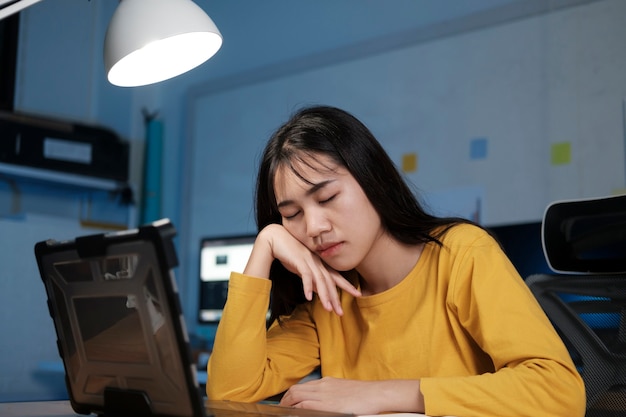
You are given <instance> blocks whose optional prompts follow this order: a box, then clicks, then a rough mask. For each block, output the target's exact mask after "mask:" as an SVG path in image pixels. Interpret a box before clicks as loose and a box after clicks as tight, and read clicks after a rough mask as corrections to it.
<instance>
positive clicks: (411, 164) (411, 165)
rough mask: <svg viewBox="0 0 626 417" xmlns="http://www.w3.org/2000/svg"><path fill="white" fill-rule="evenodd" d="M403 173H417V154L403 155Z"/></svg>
mask: <svg viewBox="0 0 626 417" xmlns="http://www.w3.org/2000/svg"><path fill="white" fill-rule="evenodd" d="M402 171H403V172H407V173H408V172H415V171H417V154H416V153H415V152H412V153H405V154H404V155H402Z"/></svg>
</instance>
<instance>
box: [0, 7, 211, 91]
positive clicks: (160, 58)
mask: <svg viewBox="0 0 626 417" xmlns="http://www.w3.org/2000/svg"><path fill="white" fill-rule="evenodd" d="M39 1H41V0H0V19H3V18H5V17H7V16H9V15H11V14H13V13H17V12H19V11H20V10H22V9H25V8H26V7H28V6H31V5H33V4H35V3H37V2H39ZM221 46H222V35H221V34H220V32H219V30H218V29H217V27H216V26H215V24H214V23H213V21H212V20H211V18H210V17H209V16H207V14H206V13H204V11H203V10H202V9H201V8H200V7H199V6H198V5H197V4H195V3H194V2H193V1H192V0H121V1H120V4H119V6H118V7H117V9H116V10H115V13H114V14H113V17H112V18H111V22H110V23H109V27H108V29H107V32H106V36H105V39H104V66H105V71H106V74H107V78H108V80H109V82H110V83H111V84H114V85H117V86H120V87H136V86H141V85H147V84H153V83H157V82H159V81H164V80H167V79H169V78H173V77H176V76H177V75H180V74H182V73H184V72H187V71H189V70H191V69H193V68H195V67H197V66H198V65H200V64H202V63H203V62H205V61H206V60H208V59H209V58H211V57H212V56H213V55H215V53H216V52H217V51H218V50H219V49H220V47H221Z"/></svg>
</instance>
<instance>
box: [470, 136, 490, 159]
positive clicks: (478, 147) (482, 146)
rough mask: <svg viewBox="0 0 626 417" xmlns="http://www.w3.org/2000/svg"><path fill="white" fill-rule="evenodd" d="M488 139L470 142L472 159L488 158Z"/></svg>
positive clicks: (477, 139) (476, 139)
mask: <svg viewBox="0 0 626 417" xmlns="http://www.w3.org/2000/svg"><path fill="white" fill-rule="evenodd" d="M487 145H488V143H487V138H475V139H472V140H471V141H470V159H485V158H487Z"/></svg>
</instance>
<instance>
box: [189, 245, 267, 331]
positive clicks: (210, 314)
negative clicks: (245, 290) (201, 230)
mask: <svg viewBox="0 0 626 417" xmlns="http://www.w3.org/2000/svg"><path fill="white" fill-rule="evenodd" d="M255 237H256V236H255V235H242V236H226V237H206V238H203V239H201V241H200V303H199V309H198V321H199V322H200V323H217V322H219V320H220V319H221V318H222V311H223V309H224V304H225V303H226V295H227V293H228V278H229V277H230V273H231V272H232V271H235V272H243V270H244V268H245V266H246V263H247V262H248V258H249V257H250V253H251V252H252V246H253V244H254V239H255Z"/></svg>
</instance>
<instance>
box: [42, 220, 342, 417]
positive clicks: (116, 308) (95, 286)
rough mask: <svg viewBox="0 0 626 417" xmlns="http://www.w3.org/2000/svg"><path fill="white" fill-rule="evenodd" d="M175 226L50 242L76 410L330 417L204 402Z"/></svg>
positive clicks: (50, 272)
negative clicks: (178, 271)
mask: <svg viewBox="0 0 626 417" xmlns="http://www.w3.org/2000/svg"><path fill="white" fill-rule="evenodd" d="M175 234H176V230H175V228H174V226H173V225H172V223H171V222H170V221H169V220H168V219H162V220H159V221H157V222H154V223H151V224H147V225H144V226H141V227H139V228H137V229H133V230H127V231H120V232H111V233H101V234H93V235H86V236H80V237H76V238H75V239H72V240H66V241H57V240H46V241H42V242H38V243H36V245H35V256H36V258H37V264H38V267H39V272H40V275H41V279H42V281H43V284H44V286H45V289H46V295H47V298H48V308H49V311H50V316H51V317H52V321H53V323H54V327H55V330H56V334H57V346H58V349H59V354H60V356H61V359H62V360H63V364H64V368H65V380H66V385H67V389H68V394H69V400H70V404H71V406H72V408H73V409H74V411H75V412H77V413H79V414H92V413H93V414H98V415H108V416H116V417H125V416H129V417H130V416H133V417H144V416H169V417H206V416H216V417H222V416H223V417H227V416H233V415H240V416H241V415H244V416H252V415H256V416H303V417H316V416H318V417H331V416H341V414H338V413H327V412H320V411H313V410H301V409H293V408H288V407H280V406H277V405H272V404H247V403H238V402H229V401H206V402H205V398H204V396H203V393H202V392H201V389H200V386H199V382H198V378H197V369H196V365H195V364H194V363H193V361H192V356H191V349H190V346H189V337H188V333H187V330H186V327H185V319H184V317H183V313H182V308H181V305H180V298H179V295H178V292H177V288H176V279H175V276H174V268H175V267H176V266H177V264H178V260H177V256H176V250H175V247H174V244H173V238H174V236H175Z"/></svg>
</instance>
